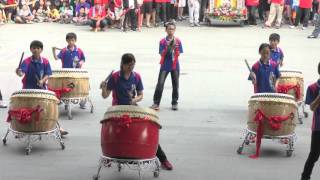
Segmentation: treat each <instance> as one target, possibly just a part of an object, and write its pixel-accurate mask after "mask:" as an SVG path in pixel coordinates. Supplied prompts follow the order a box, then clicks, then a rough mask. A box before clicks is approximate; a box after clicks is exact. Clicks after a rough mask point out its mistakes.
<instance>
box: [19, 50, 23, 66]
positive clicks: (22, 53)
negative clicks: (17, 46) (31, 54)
mask: <svg viewBox="0 0 320 180" xmlns="http://www.w3.org/2000/svg"><path fill="white" fill-rule="evenodd" d="M23 56H24V52H22V54H21V58H20V61H19V65H18V69H20V66H21V63H22V60H23Z"/></svg>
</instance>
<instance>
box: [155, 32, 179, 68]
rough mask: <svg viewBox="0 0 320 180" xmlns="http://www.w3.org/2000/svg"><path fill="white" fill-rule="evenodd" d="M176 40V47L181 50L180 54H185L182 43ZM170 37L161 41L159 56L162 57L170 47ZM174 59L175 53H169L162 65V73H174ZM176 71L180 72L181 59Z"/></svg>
mask: <svg viewBox="0 0 320 180" xmlns="http://www.w3.org/2000/svg"><path fill="white" fill-rule="evenodd" d="M175 40H176V47H177V48H178V50H179V53H180V54H181V53H183V48H182V44H181V41H180V40H179V39H178V38H175ZM168 43H169V41H168V37H165V38H163V39H162V40H161V41H160V45H159V54H160V55H161V54H162V52H163V51H164V50H165V49H166V48H167V46H168ZM173 58H174V53H167V55H166V57H165V60H164V63H163V64H162V65H161V68H160V70H162V71H172V64H173V60H174V59H173ZM176 70H177V71H179V70H180V65H179V59H178V62H177V64H176Z"/></svg>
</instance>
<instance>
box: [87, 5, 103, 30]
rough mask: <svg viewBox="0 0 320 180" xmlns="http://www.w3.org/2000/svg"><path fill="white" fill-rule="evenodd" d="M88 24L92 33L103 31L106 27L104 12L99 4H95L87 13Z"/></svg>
mask: <svg viewBox="0 0 320 180" xmlns="http://www.w3.org/2000/svg"><path fill="white" fill-rule="evenodd" d="M88 16H89V24H90V26H91V27H92V30H93V31H94V32H97V31H98V30H104V27H105V26H106V25H107V20H106V19H105V17H106V11H105V8H103V7H102V6H101V4H100V2H95V5H94V6H93V7H92V8H90V11H89V15H88Z"/></svg>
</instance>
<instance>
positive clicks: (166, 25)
mask: <svg viewBox="0 0 320 180" xmlns="http://www.w3.org/2000/svg"><path fill="white" fill-rule="evenodd" d="M169 26H173V27H174V29H176V24H175V23H173V22H168V23H166V24H165V27H166V30H167V29H168V27H169Z"/></svg>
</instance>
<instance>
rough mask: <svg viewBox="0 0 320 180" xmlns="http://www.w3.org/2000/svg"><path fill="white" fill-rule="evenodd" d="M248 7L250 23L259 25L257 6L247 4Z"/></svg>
mask: <svg viewBox="0 0 320 180" xmlns="http://www.w3.org/2000/svg"><path fill="white" fill-rule="evenodd" d="M247 8H248V23H249V25H257V21H256V10H257V7H255V6H247Z"/></svg>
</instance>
